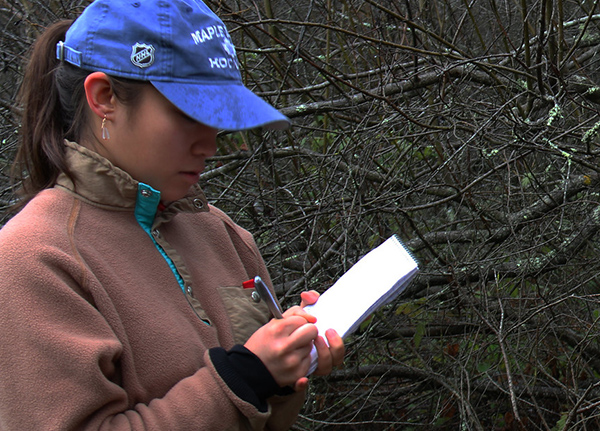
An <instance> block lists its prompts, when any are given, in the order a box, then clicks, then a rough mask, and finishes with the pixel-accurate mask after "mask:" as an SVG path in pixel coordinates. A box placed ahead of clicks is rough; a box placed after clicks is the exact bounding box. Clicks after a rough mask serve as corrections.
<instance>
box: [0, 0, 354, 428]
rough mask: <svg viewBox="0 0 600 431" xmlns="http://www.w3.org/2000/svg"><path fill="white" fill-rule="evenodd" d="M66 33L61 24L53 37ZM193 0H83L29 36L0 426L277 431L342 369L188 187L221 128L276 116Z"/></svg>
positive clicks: (223, 221) (6, 241)
mask: <svg viewBox="0 0 600 431" xmlns="http://www.w3.org/2000/svg"><path fill="white" fill-rule="evenodd" d="M67 30H68V31H67ZM237 67H238V66H237V61H236V57H235V49H234V47H233V45H232V43H231V39H230V37H229V35H228V33H227V31H226V29H225V26H224V25H223V23H222V22H221V21H220V20H219V19H218V18H217V17H216V16H215V15H214V14H213V13H212V12H211V11H210V10H209V9H208V8H207V7H206V6H205V5H204V4H202V3H201V2H199V1H198V0H185V1H184V0H174V1H169V2H166V1H163V0H145V1H140V2H132V1H124V0H96V1H94V2H93V3H92V4H91V5H90V6H88V8H87V9H86V10H85V11H84V12H83V14H82V15H81V17H80V18H78V19H77V20H76V21H75V22H74V23H73V24H72V25H71V23H70V22H59V23H57V24H55V25H53V26H51V27H50V28H48V29H47V30H46V32H44V34H43V35H42V36H40V38H39V40H38V41H37V42H36V44H35V47H34V50H33V51H32V56H31V59H30V63H29V65H28V67H27V71H26V76H25V80H24V83H23V87H22V94H21V102H22V104H23V119H22V129H21V132H22V143H21V147H20V149H19V153H18V155H17V158H16V161H15V171H16V172H18V173H19V174H22V173H24V179H23V199H22V203H23V205H22V208H21V209H20V211H19V213H18V214H16V215H15V216H14V217H13V218H12V219H11V221H10V222H9V223H7V224H6V226H5V227H4V228H3V229H2V230H1V231H0V256H1V258H0V304H2V310H1V312H0V333H2V340H3V343H2V347H1V348H0V373H1V375H0V429H1V430H3V431H10V430H19V431H22V430H62V431H64V430H100V429H102V430H113V429H114V430H163V431H166V430H169V431H175V430H196V429H197V430H238V429H244V430H246V429H252V430H262V429H269V430H280V429H288V428H289V427H290V426H291V424H292V423H293V422H294V420H295V418H296V416H297V414H298V412H299V409H300V407H301V405H302V402H303V396H304V390H305V388H306V386H307V384H308V380H307V377H306V375H307V373H308V370H309V365H310V362H311V358H310V352H311V349H312V347H313V345H314V346H315V347H316V350H317V353H318V366H317V370H316V372H315V373H316V374H321V375H323V374H327V373H329V372H330V371H331V369H332V368H333V367H334V366H336V365H338V364H340V363H341V361H342V359H343V355H344V345H343V342H342V340H341V339H340V337H339V336H338V335H337V334H336V333H335V331H330V332H328V333H327V335H326V336H327V339H328V340H327V343H326V342H325V340H323V339H322V338H321V337H318V335H317V329H316V328H315V326H314V325H313V323H314V321H315V320H314V318H313V317H311V316H310V315H308V314H307V313H305V312H304V311H303V310H302V306H304V305H306V304H310V303H314V302H315V301H316V300H317V297H318V295H317V294H316V293H314V292H306V293H303V295H302V304H301V306H298V307H293V308H291V309H289V310H287V311H286V312H285V313H284V316H283V318H282V319H271V320H270V314H269V312H268V309H267V307H266V305H265V304H264V302H262V301H259V302H256V300H255V299H256V298H255V295H254V296H253V295H252V291H253V289H252V288H249V289H246V288H244V287H243V285H244V284H246V283H244V282H246V281H247V280H251V279H253V278H254V277H255V276H256V275H259V276H261V277H262V278H263V279H264V280H266V281H267V283H268V284H270V279H269V275H268V272H267V270H266V268H265V265H264V263H263V260H262V258H261V256H260V254H259V252H258V249H257V247H256V244H255V243H254V241H253V239H252V237H251V236H250V234H249V233H248V232H246V231H245V230H243V229H242V228H240V227H239V226H237V225H236V224H235V223H233V222H232V221H231V219H230V218H228V217H227V216H226V215H225V214H223V213H222V212H221V211H219V210H218V209H217V208H215V207H212V206H211V205H209V204H208V202H207V201H206V198H205V197H204V195H203V194H202V191H201V190H200V189H199V187H198V186H197V184H196V183H197V181H198V178H199V174H200V172H202V170H203V169H204V162H205V159H206V158H207V157H209V156H211V155H213V154H214V153H215V151H216V143H215V141H216V135H217V130H218V129H226V130H241V129H247V128H252V127H259V126H263V127H280V128H281V127H286V126H287V124H288V121H287V119H286V118H285V117H284V116H283V115H281V114H280V113H279V112H278V111H276V110H275V109H274V108H272V107H271V106H269V105H268V104H267V103H265V102H264V101H263V100H261V99H260V98H258V97H257V96H256V95H254V94H253V93H251V92H250V91H249V90H248V89H246V88H245V87H244V86H243V85H242V83H241V78H240V73H239V71H238V68H237Z"/></svg>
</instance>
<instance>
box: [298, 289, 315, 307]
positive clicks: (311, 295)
mask: <svg viewBox="0 0 600 431" xmlns="http://www.w3.org/2000/svg"><path fill="white" fill-rule="evenodd" d="M319 296H320V295H319V292H317V291H316V290H309V291H307V292H302V293H301V294H300V307H301V308H304V307H306V306H307V305H313V304H314V303H315V302H317V300H318V299H319Z"/></svg>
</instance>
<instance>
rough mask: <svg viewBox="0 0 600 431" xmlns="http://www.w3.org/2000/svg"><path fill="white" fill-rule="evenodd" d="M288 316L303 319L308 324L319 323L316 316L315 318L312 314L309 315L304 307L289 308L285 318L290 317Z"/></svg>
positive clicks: (284, 314) (284, 315)
mask: <svg viewBox="0 0 600 431" xmlns="http://www.w3.org/2000/svg"><path fill="white" fill-rule="evenodd" d="M288 316H298V317H302V318H303V319H305V320H306V321H307V322H308V323H315V322H316V321H317V318H316V317H315V316H313V315H312V314H308V313H307V312H306V311H304V309H303V308H302V307H299V306H297V305H296V306H294V307H291V308H288V309H287V310H286V311H285V312H284V313H283V317H288Z"/></svg>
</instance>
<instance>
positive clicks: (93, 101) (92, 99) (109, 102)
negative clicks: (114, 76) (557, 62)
mask: <svg viewBox="0 0 600 431" xmlns="http://www.w3.org/2000/svg"><path fill="white" fill-rule="evenodd" d="M83 86H84V89H85V97H86V99H87V103H88V105H89V107H90V109H91V110H92V112H93V113H94V114H96V115H97V116H98V117H100V118H104V117H105V116H108V115H110V114H111V113H112V112H113V111H114V109H115V101H116V99H115V95H114V92H113V88H112V85H111V83H110V79H109V77H108V76H107V75H106V74H105V73H104V72H92V73H90V74H89V75H88V77H87V78H86V79H85V82H84V84H83Z"/></svg>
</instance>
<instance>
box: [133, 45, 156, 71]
mask: <svg viewBox="0 0 600 431" xmlns="http://www.w3.org/2000/svg"><path fill="white" fill-rule="evenodd" d="M131 62H132V63H133V64H134V65H135V66H137V67H141V68H145V67H149V66H152V63H154V47H153V46H152V45H146V44H145V43H136V44H135V45H133V46H132V47H131Z"/></svg>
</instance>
